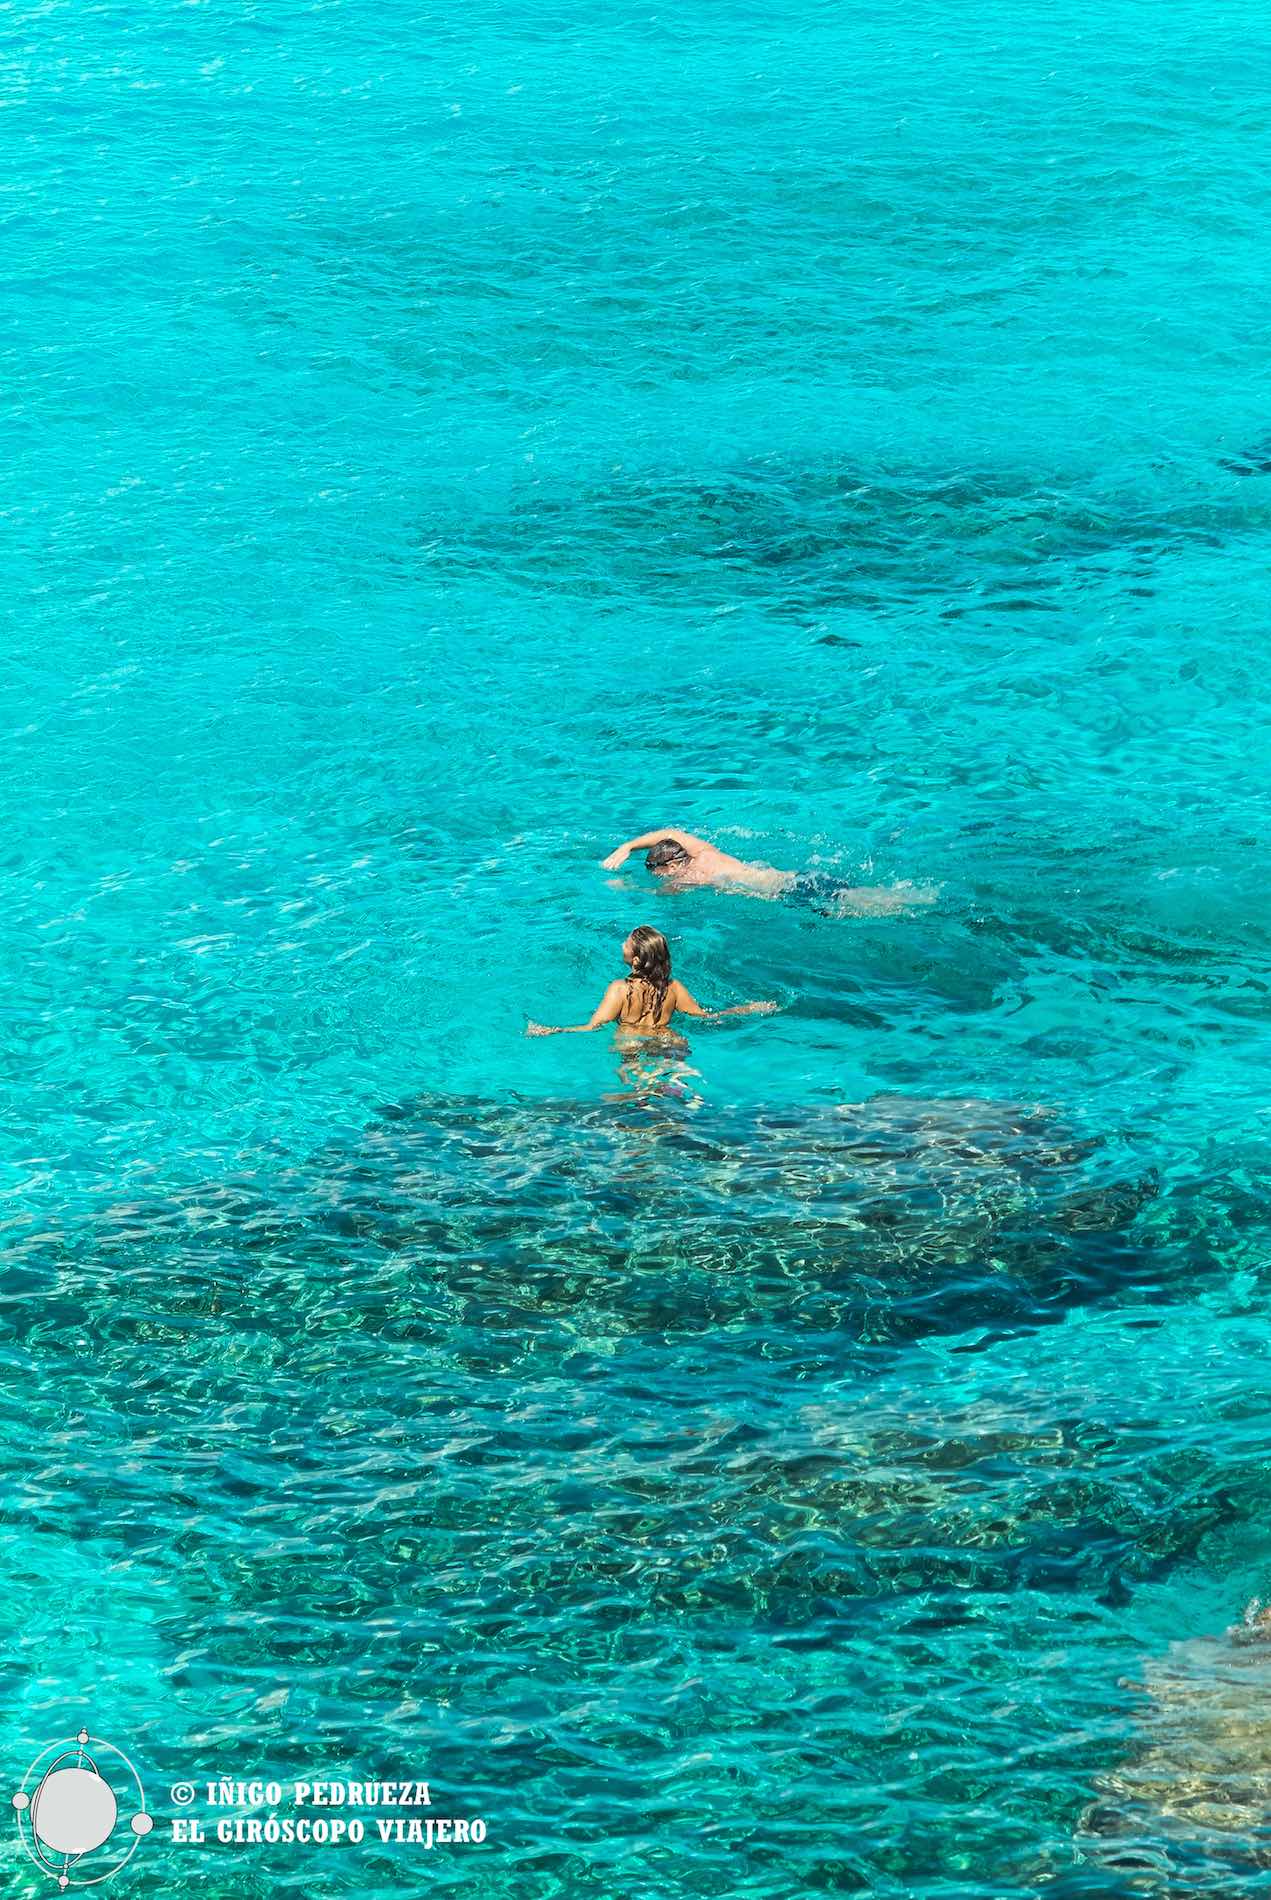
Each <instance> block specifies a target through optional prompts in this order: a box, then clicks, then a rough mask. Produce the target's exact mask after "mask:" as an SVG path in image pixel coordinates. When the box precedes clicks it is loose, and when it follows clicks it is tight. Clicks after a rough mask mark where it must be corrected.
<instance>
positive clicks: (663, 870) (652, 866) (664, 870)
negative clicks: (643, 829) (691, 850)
mask: <svg viewBox="0 0 1271 1900" xmlns="http://www.w3.org/2000/svg"><path fill="white" fill-rule="evenodd" d="M691 863H692V859H691V858H690V857H689V854H688V852H687V851H686V850H685V849H684V846H683V845H682V844H676V842H675V840H674V838H659V839H658V841H657V843H656V844H651V845H650V846H649V848H648V850H647V851H646V852H645V854H644V868H645V870H646V871H652V873H653V875H654V877H675V876H677V875H678V874H679V873H680V872H681V871H686V870H687V869H688V867H689V865H690V864H691Z"/></svg>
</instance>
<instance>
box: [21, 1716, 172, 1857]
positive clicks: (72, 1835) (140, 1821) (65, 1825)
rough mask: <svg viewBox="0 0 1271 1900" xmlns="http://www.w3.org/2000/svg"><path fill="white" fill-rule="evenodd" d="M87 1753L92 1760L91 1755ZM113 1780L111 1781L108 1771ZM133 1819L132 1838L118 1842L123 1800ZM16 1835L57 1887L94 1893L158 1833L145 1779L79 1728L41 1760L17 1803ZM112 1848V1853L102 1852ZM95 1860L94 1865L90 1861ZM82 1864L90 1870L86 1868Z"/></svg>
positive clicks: (107, 1744) (115, 1751)
mask: <svg viewBox="0 0 1271 1900" xmlns="http://www.w3.org/2000/svg"><path fill="white" fill-rule="evenodd" d="M90 1747H91V1748H92V1749H93V1751H94V1752H93V1753H92V1754H90V1753H89V1749H90ZM107 1768H108V1769H109V1770H110V1773H111V1775H112V1776H113V1782H114V1785H113V1786H112V1784H111V1782H110V1781H108V1780H107V1778H106V1773H105V1769H107ZM134 1789H135V1791H136V1796H135V1798H136V1813H135V1814H134V1815H133V1817H132V1819H131V1821H130V1822H129V1824H128V1825H129V1828H130V1830H131V1833H130V1834H125V1832H124V1830H123V1829H122V1828H120V1829H119V1831H118V1836H117V1838H115V1839H114V1840H113V1841H112V1836H115V1834H116V1822H117V1821H118V1819H119V1797H118V1795H117V1793H116V1790H119V1791H121V1792H122V1791H125V1790H126V1791H127V1793H128V1795H129V1797H130V1799H129V1803H128V1805H129V1806H131V1805H132V1800H131V1797H132V1794H133V1790H134ZM13 1805H14V1807H15V1808H16V1810H17V1815H18V1835H19V1837H20V1839H21V1841H22V1845H23V1847H24V1848H25V1849H26V1851H27V1853H28V1855H29V1856H30V1858H31V1859H32V1860H33V1861H34V1862H35V1864H36V1866H37V1867H38V1868H40V1869H41V1871H42V1872H43V1873H46V1874H48V1875H49V1876H50V1877H51V1878H52V1879H54V1880H56V1882H57V1884H58V1886H59V1887H61V1888H63V1889H65V1888H67V1887H95V1886H97V1885H98V1884H99V1883H100V1882H101V1881H103V1880H109V1879H110V1877H111V1875H112V1874H117V1873H118V1872H119V1871H120V1869H121V1868H122V1867H126V1866H127V1865H128V1862H129V1861H130V1860H131V1859H132V1857H133V1855H134V1854H135V1853H136V1851H137V1848H138V1847H139V1846H140V1844H141V1839H142V1836H143V1835H146V1834H148V1833H149V1832H150V1830H151V1828H152V1827H153V1826H154V1819H153V1816H151V1815H149V1814H147V1813H146V1792H145V1789H144V1788H143V1787H142V1785H141V1777H140V1775H139V1774H138V1773H137V1771H136V1769H135V1768H134V1767H133V1765H132V1763H131V1762H130V1761H129V1759H128V1757H127V1756H126V1755H125V1754H124V1753H123V1751H122V1749H118V1748H115V1747H114V1746H113V1745H112V1744H111V1743H110V1742H103V1741H102V1740H100V1738H99V1737H98V1736H96V1735H90V1734H89V1732H88V1730H87V1729H86V1728H82V1729H81V1730H80V1732H79V1734H78V1735H77V1736H76V1737H75V1740H74V1741H73V1742H71V1741H67V1742H51V1743H50V1744H49V1746H48V1747H47V1748H46V1749H45V1750H44V1752H43V1754H40V1755H37V1756H36V1758H35V1760H34V1761H33V1762H32V1763H31V1766H30V1767H29V1768H28V1769H27V1771H26V1774H25V1775H24V1776H23V1777H22V1786H21V1787H20V1788H19V1789H18V1792H17V1793H16V1794H15V1795H14V1797H13ZM108 1843H109V1844H110V1852H109V1853H107V1854H104V1855H102V1854H100V1853H99V1850H100V1849H102V1848H104V1847H106V1846H107V1845H108ZM90 1856H91V1857H92V1858H91V1862H90V1860H89V1857H90ZM81 1863H85V1864H84V1865H83V1866H81Z"/></svg>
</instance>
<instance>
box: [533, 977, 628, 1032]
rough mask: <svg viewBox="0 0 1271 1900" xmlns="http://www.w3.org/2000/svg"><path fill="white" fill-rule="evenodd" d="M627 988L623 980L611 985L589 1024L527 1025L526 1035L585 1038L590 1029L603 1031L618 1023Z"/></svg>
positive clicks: (593, 1012) (592, 1014)
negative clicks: (610, 1024) (607, 1024)
mask: <svg viewBox="0 0 1271 1900" xmlns="http://www.w3.org/2000/svg"><path fill="white" fill-rule="evenodd" d="M626 988H627V986H626V984H625V983H624V982H623V981H622V979H621V978H619V979H618V980H617V981H616V982H614V983H611V984H610V985H609V988H608V989H607V990H606V991H605V993H604V995H603V996H602V997H601V999H600V1001H599V1002H598V1003H597V1005H596V1007H595V1009H594V1010H593V1011H592V1013H591V1021H590V1022H589V1023H560V1024H558V1025H554V1024H551V1023H526V1025H525V1033H526V1035H527V1036H585V1035H586V1033H587V1031H588V1030H589V1029H603V1028H604V1026H605V1024H606V1023H615V1022H617V1020H618V1018H619V1016H620V1015H621V1014H622V999H623V996H624V995H625V994H626Z"/></svg>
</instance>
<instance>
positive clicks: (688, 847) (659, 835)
mask: <svg viewBox="0 0 1271 1900" xmlns="http://www.w3.org/2000/svg"><path fill="white" fill-rule="evenodd" d="M663 838H670V839H671V840H672V841H673V842H674V843H675V844H677V845H678V846H679V847H680V850H681V851H687V853H688V855H689V857H690V858H695V857H696V856H697V854H698V852H699V851H709V850H710V848H711V847H710V846H709V845H708V844H707V842H706V840H705V838H695V837H694V836H693V834H692V832H691V831H677V830H676V829H675V826H674V825H663V827H662V829H661V830H660V831H642V832H641V833H640V836H639V837H638V838H628V839H627V842H626V843H625V844H620V845H619V846H618V849H617V850H616V851H611V852H610V853H609V856H608V857H607V858H602V859H601V863H600V868H601V870H602V871H616V870H617V869H618V868H619V866H620V865H623V864H625V863H626V861H627V859H628V858H629V857H630V856H631V853H632V852H633V851H645V850H647V849H648V847H649V846H650V845H651V844H660V843H661V841H662V839H663Z"/></svg>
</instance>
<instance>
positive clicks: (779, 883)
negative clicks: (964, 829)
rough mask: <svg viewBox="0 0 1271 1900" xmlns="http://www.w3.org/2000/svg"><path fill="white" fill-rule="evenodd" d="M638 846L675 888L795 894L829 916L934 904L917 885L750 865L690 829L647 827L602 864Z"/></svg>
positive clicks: (619, 861)
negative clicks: (855, 882)
mask: <svg viewBox="0 0 1271 1900" xmlns="http://www.w3.org/2000/svg"><path fill="white" fill-rule="evenodd" d="M640 850H643V851H644V863H645V869H646V870H649V871H652V873H653V875H654V877H658V878H661V879H662V880H663V882H664V883H666V884H667V885H668V886H669V887H670V888H671V889H672V890H688V889H690V888H691V887H693V886H695V885H699V884H709V885H712V886H714V888H715V889H716V890H725V891H740V892H742V893H744V894H745V895H746V896H749V897H768V898H773V897H786V896H791V897H795V898H799V899H802V900H803V901H804V902H805V903H808V904H811V905H812V906H813V908H814V909H816V910H819V911H822V912H823V913H824V914H825V915H826V916H827V917H845V916H850V915H852V914H854V913H862V912H867V911H875V912H878V911H896V910H903V909H904V908H905V906H906V905H908V904H926V903H930V902H931V893H930V892H929V891H922V890H919V889H918V887H917V886H916V885H913V884H896V885H892V886H891V887H890V888H884V889H874V890H870V889H868V888H863V887H860V886H852V885H847V884H840V883H838V882H837V881H836V880H835V879H834V878H832V877H829V876H827V875H826V874H824V873H822V872H812V873H803V874H800V873H798V872H796V871H778V870H775V869H774V868H773V866H772V865H770V864H748V863H747V862H746V860H745V859H744V858H735V857H733V856H732V855H731V854H730V853H729V852H727V851H720V850H719V849H718V848H717V846H715V845H713V844H709V843H708V842H707V841H706V839H705V838H695V837H694V836H693V834H692V832H691V831H678V830H676V829H675V828H674V827H664V828H662V829H661V830H658V831H644V832H641V834H640V836H639V837H638V838H628V839H627V842H626V843H625V844H620V845H619V846H618V849H617V850H616V851H611V852H610V854H609V856H608V857H607V858H605V859H604V860H603V866H602V868H603V869H604V870H606V871H617V870H620V869H621V867H622V866H623V865H624V864H625V863H626V861H627V859H628V858H629V857H630V856H631V853H632V852H633V851H640Z"/></svg>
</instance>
